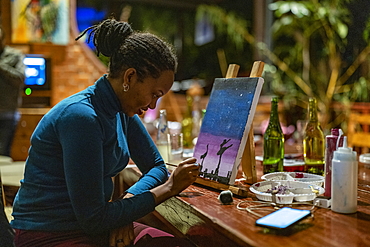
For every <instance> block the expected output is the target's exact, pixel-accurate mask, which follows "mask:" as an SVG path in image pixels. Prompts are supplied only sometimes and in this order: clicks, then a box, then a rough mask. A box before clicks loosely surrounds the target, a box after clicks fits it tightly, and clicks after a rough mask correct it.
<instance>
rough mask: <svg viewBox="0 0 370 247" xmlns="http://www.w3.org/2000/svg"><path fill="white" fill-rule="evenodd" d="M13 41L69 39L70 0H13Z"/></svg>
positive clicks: (61, 43) (39, 41)
mask: <svg viewBox="0 0 370 247" xmlns="http://www.w3.org/2000/svg"><path fill="white" fill-rule="evenodd" d="M11 14H12V23H11V27H12V37H11V41H12V43H15V44H16V43H29V42H35V43H43V42H48V43H49V42H50V43H54V44H58V45H66V44H68V41H69V0H49V1H43V0H13V1H11Z"/></svg>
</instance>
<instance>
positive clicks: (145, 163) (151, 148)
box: [127, 115, 168, 195]
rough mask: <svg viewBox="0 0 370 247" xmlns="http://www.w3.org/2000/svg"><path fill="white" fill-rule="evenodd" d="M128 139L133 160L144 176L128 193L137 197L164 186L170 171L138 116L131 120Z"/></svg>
mask: <svg viewBox="0 0 370 247" xmlns="http://www.w3.org/2000/svg"><path fill="white" fill-rule="evenodd" d="M127 138H128V143H129V149H130V153H131V158H132V160H133V161H134V162H135V164H136V166H137V167H138V168H139V169H140V171H141V172H142V174H143V176H142V177H141V178H140V180H139V181H138V182H137V183H136V184H134V185H133V186H131V187H130V188H129V189H128V190H127V192H129V193H131V194H134V195H137V194H140V193H141V192H143V191H146V190H149V189H152V188H154V187H156V186H158V185H160V184H163V183H164V182H165V181H166V180H167V179H168V171H167V169H166V166H165V164H164V161H163V159H162V157H161V155H160V154H159V152H158V149H157V147H156V145H155V144H154V142H153V140H152V138H151V137H150V135H149V133H148V132H147V130H146V129H145V127H144V125H143V124H142V122H141V121H140V119H139V117H138V116H137V115H135V116H134V117H132V118H131V119H130V124H129V126H128V131H127Z"/></svg>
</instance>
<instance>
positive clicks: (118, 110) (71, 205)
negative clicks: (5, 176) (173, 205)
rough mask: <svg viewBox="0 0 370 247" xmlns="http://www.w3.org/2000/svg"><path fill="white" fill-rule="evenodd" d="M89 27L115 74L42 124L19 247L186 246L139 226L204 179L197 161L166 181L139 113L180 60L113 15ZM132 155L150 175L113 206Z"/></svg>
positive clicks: (18, 224)
mask: <svg viewBox="0 0 370 247" xmlns="http://www.w3.org/2000/svg"><path fill="white" fill-rule="evenodd" d="M87 30H91V33H90V35H89V39H90V38H91V37H92V38H93V42H94V45H95V46H96V49H97V52H98V54H99V53H102V54H103V55H105V56H107V57H110V64H109V73H108V74H107V75H103V76H102V77H101V78H100V79H98V80H97V81H96V82H95V84H94V85H93V86H90V87H88V88H87V89H85V90H83V91H81V92H79V93H77V94H75V95H72V96H70V97H68V98H66V99H64V100H62V101H61V102H59V103H58V104H57V105H56V106H54V107H53V108H52V109H51V110H50V111H49V112H48V113H47V114H46V115H45V116H44V117H43V119H42V120H41V121H40V123H39V124H38V126H37V127H36V129H35V131H34V133H33V135H32V137H31V148H30V150H29V157H28V159H27V162H26V168H25V174H24V179H23V180H22V181H21V187H20V189H19V192H18V194H17V196H16V198H15V202H14V212H13V216H14V220H13V221H12V222H11V225H12V227H13V228H14V229H15V231H16V236H15V244H16V246H32V247H35V246H129V245H133V244H134V245H135V246H156V245H155V239H156V236H157V237H159V239H160V242H161V245H160V246H185V245H186V243H182V239H176V238H174V237H173V236H171V235H170V234H167V233H164V232H161V231H159V230H156V229H152V228H148V227H146V226H143V225H140V224H138V223H135V220H137V219H139V218H141V217H143V216H145V215H146V214H148V213H149V212H151V211H153V210H154V208H155V206H156V205H158V204H160V203H161V202H163V201H165V200H166V199H168V198H170V197H172V196H174V195H177V194H178V193H179V192H181V191H182V190H184V189H185V188H187V187H188V186H189V185H190V184H192V183H193V182H194V181H195V179H196V176H197V175H198V173H199V171H198V166H197V165H196V164H195V161H196V160H195V158H190V159H188V160H186V161H183V162H181V163H180V164H179V166H178V168H177V169H176V170H175V171H174V172H172V174H171V175H170V176H169V177H168V172H167V170H166V167H165V164H164V162H163V159H162V158H161V156H160V154H159V153H158V150H157V148H156V146H155V144H154V142H153V141H152V139H151V137H150V136H149V134H148V133H147V131H146V129H145V128H144V126H143V125H142V123H141V121H140V118H139V117H138V116H137V115H140V114H142V113H143V112H145V111H146V110H148V109H154V108H155V107H156V103H157V100H158V99H159V98H160V97H162V96H163V95H165V94H166V93H167V92H168V91H169V90H170V88H171V86H172V83H173V80H174V73H175V71H176V66H177V61H176V57H175V55H174V53H173V51H172V49H171V47H170V46H169V45H168V44H167V43H165V42H164V41H162V40H161V39H159V38H158V37H156V36H154V35H152V34H149V33H143V32H134V31H132V29H131V27H130V25H129V24H128V23H125V22H118V21H116V20H114V19H108V20H105V21H103V22H102V23H100V24H98V25H94V26H92V27H90V28H88V29H87ZM87 30H85V31H84V32H83V33H82V35H84V34H85V33H86V31H87ZM82 35H81V36H82ZM81 36H80V37H81ZM80 37H78V38H80ZM78 38H77V39H78ZM130 158H131V159H132V160H133V161H134V162H135V164H136V165H137V167H138V168H139V169H140V171H141V172H142V174H143V176H142V177H141V178H140V180H139V181H138V182H137V183H136V184H134V185H133V186H132V187H130V188H129V189H128V190H127V194H126V195H125V196H124V198H123V199H120V200H116V201H111V195H112V191H113V183H112V177H114V176H115V175H116V174H117V173H118V172H120V171H121V170H122V169H124V168H125V167H126V165H127V164H128V162H129V159H130ZM150 232H152V233H153V232H154V234H150ZM143 233H148V234H143ZM109 234H110V237H109ZM150 241H153V242H150Z"/></svg>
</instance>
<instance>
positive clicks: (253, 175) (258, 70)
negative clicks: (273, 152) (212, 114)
mask: <svg viewBox="0 0 370 247" xmlns="http://www.w3.org/2000/svg"><path fill="white" fill-rule="evenodd" d="M264 65H265V63H264V62H262V61H256V62H254V63H253V67H252V70H251V74H250V76H249V77H261V76H262V72H263V67H264ZM239 68H240V66H239V65H237V64H230V65H229V68H228V70H227V73H226V78H235V77H236V76H237V75H238V71H239ZM254 149H255V148H254V133H253V123H252V124H251V128H250V130H249V134H248V138H247V143H246V144H245V148H244V152H243V156H242V159H241V166H242V170H243V176H244V178H245V179H246V182H247V183H255V182H257V172H256V157H255V150H254Z"/></svg>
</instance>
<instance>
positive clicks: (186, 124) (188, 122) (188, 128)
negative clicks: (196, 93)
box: [181, 95, 193, 148]
mask: <svg viewBox="0 0 370 247" xmlns="http://www.w3.org/2000/svg"><path fill="white" fill-rule="evenodd" d="M186 103H187V109H186V112H185V114H184V118H183V120H182V122H181V125H182V135H183V145H184V148H192V147H193V99H192V97H191V96H190V95H187V96H186Z"/></svg>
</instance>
